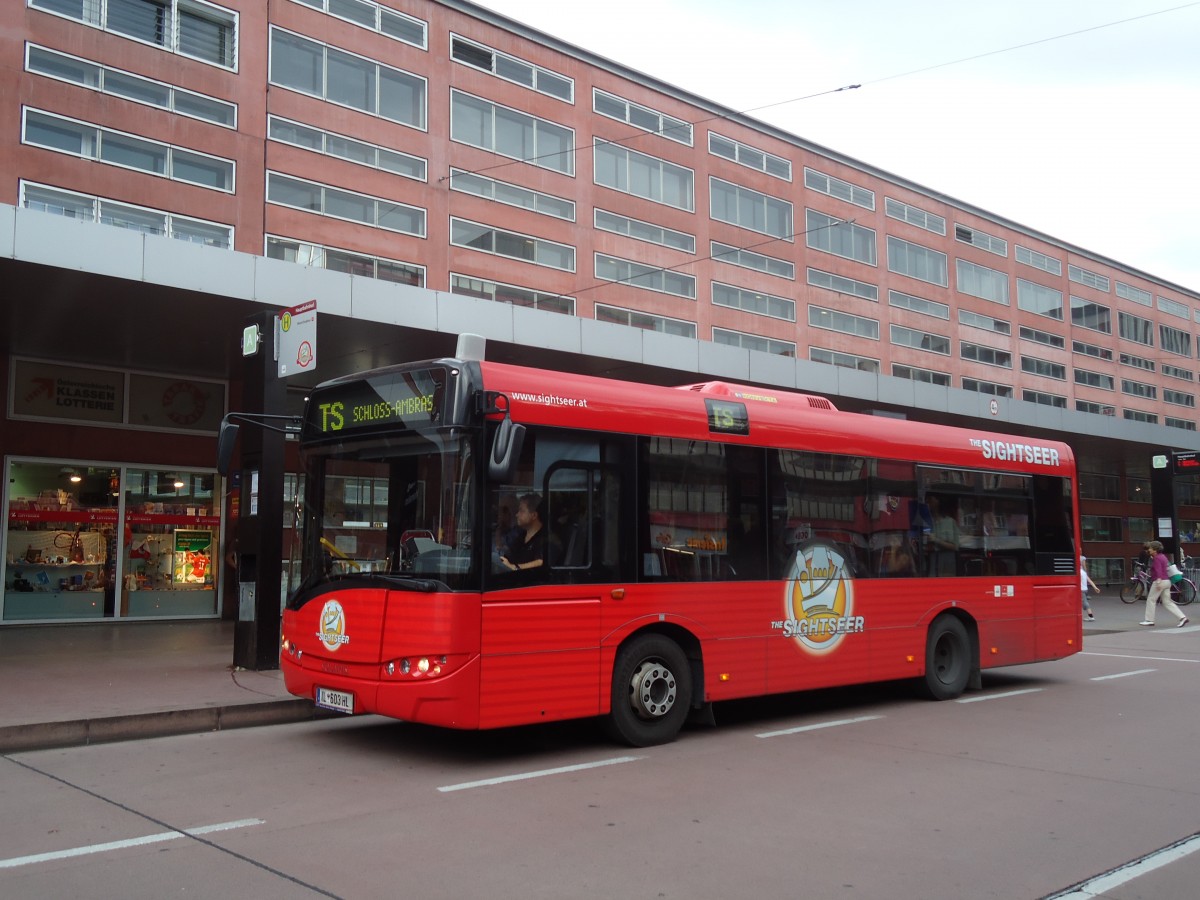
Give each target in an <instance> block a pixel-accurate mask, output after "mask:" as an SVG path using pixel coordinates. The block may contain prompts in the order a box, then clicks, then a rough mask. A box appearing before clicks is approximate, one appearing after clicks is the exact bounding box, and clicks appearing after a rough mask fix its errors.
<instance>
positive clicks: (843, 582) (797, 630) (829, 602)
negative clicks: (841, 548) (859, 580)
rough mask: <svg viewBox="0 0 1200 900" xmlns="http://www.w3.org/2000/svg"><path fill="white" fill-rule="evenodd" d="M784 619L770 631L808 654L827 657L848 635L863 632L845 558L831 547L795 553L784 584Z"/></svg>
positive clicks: (805, 548) (812, 547)
mask: <svg viewBox="0 0 1200 900" xmlns="http://www.w3.org/2000/svg"><path fill="white" fill-rule="evenodd" d="M783 614H784V618H783V620H782V621H779V622H772V623H771V627H772V628H775V629H778V630H780V631H782V632H783V636H784V637H790V638H795V640H796V642H797V643H798V644H799V645H800V646H801V647H802V648H804V649H805V650H807V651H808V652H809V653H828V652H830V651H831V650H833V649H834V648H835V647H836V646H837V645H838V644H839V643H841V641H842V638H844V637H845V636H846V635H848V634H857V633H859V632H861V631H862V630H863V617H862V616H856V615H854V584H853V581H852V579H851V577H850V573H849V571H847V568H846V560H845V557H843V556H842V554H841V553H840V552H838V550H837V549H836V548H835V547H832V546H830V545H829V544H822V543H814V544H807V545H805V546H803V547H798V548H797V549H796V556H795V559H794V561H793V562H792V569H791V571H790V572H789V573H788V580H787V581H786V582H785V584H784V597H783Z"/></svg>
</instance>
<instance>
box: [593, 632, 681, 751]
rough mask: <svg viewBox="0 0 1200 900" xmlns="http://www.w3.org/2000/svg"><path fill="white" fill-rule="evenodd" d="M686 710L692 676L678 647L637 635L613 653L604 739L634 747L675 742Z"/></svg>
mask: <svg viewBox="0 0 1200 900" xmlns="http://www.w3.org/2000/svg"><path fill="white" fill-rule="evenodd" d="M691 704H692V672H691V667H690V666H689V665H688V660H687V657H686V656H685V655H684V653H683V650H681V649H680V647H679V645H678V644H676V643H675V642H674V641H673V640H671V639H670V638H668V637H665V636H664V635H661V634H643V635H639V636H637V637H635V638H633V639H632V640H630V641H629V642H628V643H627V644H625V646H623V647H622V648H621V649H620V650H619V651H618V652H617V660H616V664H615V665H614V666H613V679H612V710H611V711H610V712H609V715H608V720H607V722H606V726H607V730H608V732H609V734H610V735H611V736H612V737H613V738H614V739H616V740H619V741H623V742H624V743H627V744H630V745H631V746H634V747H649V746H652V745H654V744H666V743H668V742H670V741H673V740H675V737H676V736H677V735H678V734H679V729H680V728H682V727H683V723H684V720H685V719H686V718H687V714H688V709H689V707H690V706H691Z"/></svg>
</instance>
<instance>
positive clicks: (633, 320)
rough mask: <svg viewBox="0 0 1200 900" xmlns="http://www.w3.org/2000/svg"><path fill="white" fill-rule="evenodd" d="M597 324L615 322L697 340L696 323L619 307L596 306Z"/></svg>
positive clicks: (598, 304) (600, 304)
mask: <svg viewBox="0 0 1200 900" xmlns="http://www.w3.org/2000/svg"><path fill="white" fill-rule="evenodd" d="M596 321H597V322H615V323H616V324H618V325H628V326H630V327H631V328H641V329H643V330H645V331H658V332H661V333H663V334H676V335H679V336H680V337H685V338H693V339H694V338H695V337H696V323H695V322H686V321H684V320H682V319H670V318H667V317H666V316H653V315H651V314H650V313H643V312H634V311H633V310H631V309H622V308H621V307H619V306H608V305H606V304H604V303H597V304H596Z"/></svg>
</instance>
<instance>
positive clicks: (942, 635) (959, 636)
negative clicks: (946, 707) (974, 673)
mask: <svg viewBox="0 0 1200 900" xmlns="http://www.w3.org/2000/svg"><path fill="white" fill-rule="evenodd" d="M971 664H972V660H971V638H970V636H969V635H968V634H967V628H966V626H965V625H963V623H962V622H961V621H959V620H958V619H957V618H955V617H954V616H938V617H937V618H936V619H934V620H933V624H932V625H930V626H929V636H928V637H927V638H926V643H925V679H924V681H923V682H922V688H923V690H924V692H925V694H926V695H928V696H929V697H930V698H931V699H933V700H953V699H954V698H955V697H958V696H961V694H962V692H963V691H965V690H966V689H967V683H968V681H969V680H970V678H971Z"/></svg>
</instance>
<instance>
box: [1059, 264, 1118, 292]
mask: <svg viewBox="0 0 1200 900" xmlns="http://www.w3.org/2000/svg"><path fill="white" fill-rule="evenodd" d="M1067 277H1068V278H1070V279H1071V280H1072V281H1074V282H1075V283H1076V284H1086V285H1087V286H1088V287H1091V288H1095V289H1096V290H1098V291H1103V292H1104V293H1106V294H1107V293H1108V291H1109V280H1108V278H1107V277H1106V276H1104V275H1101V274H1100V273H1099V272H1092V271H1090V270H1089V269H1084V268H1081V267H1080V266H1067Z"/></svg>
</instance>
